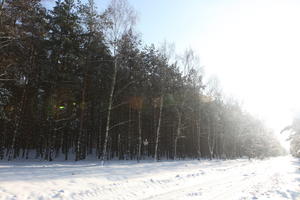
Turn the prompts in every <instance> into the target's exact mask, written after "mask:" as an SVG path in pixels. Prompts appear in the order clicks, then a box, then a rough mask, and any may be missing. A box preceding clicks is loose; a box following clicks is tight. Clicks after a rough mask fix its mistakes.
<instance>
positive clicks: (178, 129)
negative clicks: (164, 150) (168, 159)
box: [174, 110, 181, 160]
mask: <svg viewBox="0 0 300 200" xmlns="http://www.w3.org/2000/svg"><path fill="white" fill-rule="evenodd" d="M177 116H178V121H177V131H176V136H175V139H174V160H176V159H177V142H178V139H179V138H180V136H181V114H180V113H179V110H177Z"/></svg>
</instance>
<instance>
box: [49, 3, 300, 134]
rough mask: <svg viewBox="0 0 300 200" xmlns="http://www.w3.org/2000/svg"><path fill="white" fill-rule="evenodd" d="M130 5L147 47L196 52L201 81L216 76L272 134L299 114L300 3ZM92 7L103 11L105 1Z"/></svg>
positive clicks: (228, 92) (229, 93) (227, 90)
mask: <svg viewBox="0 0 300 200" xmlns="http://www.w3.org/2000/svg"><path fill="white" fill-rule="evenodd" d="M48 1H49V0H48ZM128 1H129V3H130V4H131V5H132V6H133V7H134V8H135V9H136V11H137V13H138V18H139V20H138V24H137V30H138V31H139V32H140V33H141V35H142V39H143V41H144V42H145V43H146V44H151V43H154V44H156V45H159V44H160V43H162V42H163V41H164V40H166V41H168V42H170V43H175V45H176V51H177V53H182V52H183V51H184V50H185V49H186V48H192V49H194V51H195V52H196V53H197V54H198V55H199V57H200V64H201V66H203V67H204V70H205V76H206V77H209V76H211V75H214V76H215V75H216V76H217V77H218V78H219V80H220V82H221V85H222V87H223V91H224V92H225V93H226V94H227V95H232V96H234V97H235V98H237V99H238V100H239V101H240V102H242V104H243V106H244V108H245V109H246V110H247V111H249V112H250V113H252V114H254V115H255V116H257V117H259V118H261V119H263V120H265V122H266V124H267V125H268V126H269V127H270V128H272V129H274V130H275V132H276V133H279V132H280V130H282V129H283V128H284V127H285V126H286V125H288V124H290V123H291V121H292V118H293V115H294V114H295V113H296V112H297V111H299V110H300V104H299V103H300V91H299V86H300V77H299V78H298V76H300V12H299V11H300V1H299V0H186V1H183V0H128ZM95 2H97V6H98V7H99V8H100V9H101V8H102V9H103V8H104V7H105V6H106V5H107V2H108V0H95ZM277 135H279V137H280V138H281V140H283V138H284V137H283V136H282V135H280V134H277Z"/></svg>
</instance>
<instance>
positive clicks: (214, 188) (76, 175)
mask: <svg viewBox="0 0 300 200" xmlns="http://www.w3.org/2000/svg"><path fill="white" fill-rule="evenodd" d="M299 167H300V161H299V160H298V159H295V158H292V157H279V158H271V159H266V160H252V161H248V160H246V159H240V160H227V161H207V160H202V161H196V160H194V161H176V162H174V161H173V162H172V161H166V162H159V163H153V162H150V161H148V162H142V163H139V164H137V163H136V162H110V163H107V164H106V165H105V166H104V167H102V166H101V164H100V162H97V161H93V162H91V161H82V162H76V163H75V162H42V163H41V162H3V161H2V162H0V199H1V200H3V199H5V200H6V199H16V200H26V199H32V200H35V199H37V200H46V199H54V200H55V199H75V200H77V199H97V200H106V199H107V200H114V199H119V200H121V199H124V200H130V199H132V200H138V199H155V200H157V199H158V200H159V199H204V200H210V199H211V200H216V199H222V200H227V199H228V200H234V199H271V200H274V199H295V200H297V199H300V168H299Z"/></svg>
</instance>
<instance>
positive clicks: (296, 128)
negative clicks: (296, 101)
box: [281, 114, 300, 157]
mask: <svg viewBox="0 0 300 200" xmlns="http://www.w3.org/2000/svg"><path fill="white" fill-rule="evenodd" d="M286 131H289V132H290V135H289V138H288V140H290V152H291V154H292V155H293V156H296V157H300V116H299V114H298V115H296V116H295V117H294V119H293V122H292V124H291V125H289V126H287V127H285V128H284V129H283V130H282V131H281V133H284V132H286Z"/></svg>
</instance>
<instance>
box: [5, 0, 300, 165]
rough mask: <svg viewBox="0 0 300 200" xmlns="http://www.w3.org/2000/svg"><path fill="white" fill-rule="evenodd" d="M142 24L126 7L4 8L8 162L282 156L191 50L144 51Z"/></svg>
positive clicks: (11, 4) (34, 4) (19, 2)
mask: <svg viewBox="0 0 300 200" xmlns="http://www.w3.org/2000/svg"><path fill="white" fill-rule="evenodd" d="M203 20H204V19H203ZM136 23H137V14H136V11H135V10H134V9H133V8H132V7H131V6H130V5H129V3H128V2H127V1H126V0H111V1H110V3H109V4H108V6H107V8H106V9H104V10H103V11H100V10H99V9H97V7H96V5H95V1H94V0H88V1H87V2H84V3H81V2H79V1H78V2H77V1H74V0H57V1H56V2H55V5H54V7H53V8H52V7H51V8H48V7H45V5H44V4H43V2H42V1H41V0H0V159H1V160H2V159H6V160H15V159H40V160H47V161H53V160H55V159H57V158H62V159H64V160H75V161H78V160H84V159H87V158H94V159H99V160H102V161H104V160H112V159H120V160H138V161H139V160H142V159H154V160H155V161H158V160H161V159H184V158H191V159H200V158H209V159H212V158H217V159H227V158H228V159H230V158H240V157H244V156H246V157H249V158H254V157H259V158H262V157H269V156H278V155H282V154H283V153H284V150H283V148H282V147H281V146H280V144H279V142H278V141H277V139H276V137H275V136H274V134H273V132H272V131H271V130H270V129H269V128H268V127H266V125H265V124H264V122H263V121H262V120H261V119H259V118H257V117H255V116H253V115H251V114H250V113H248V112H247V111H246V110H245V109H244V108H243V107H242V105H241V104H240V103H239V102H238V101H237V100H235V99H234V98H231V97H228V96H226V95H225V94H224V93H223V92H222V87H221V84H220V83H219V81H218V80H217V79H216V78H213V77H212V78H209V77H205V76H204V72H203V69H202V67H201V64H200V62H199V58H198V56H197V55H196V53H195V52H194V51H193V50H192V49H187V50H186V51H185V52H184V53H182V55H176V56H174V55H175V54H176V52H174V51H173V49H172V45H169V44H167V43H163V44H152V45H146V44H145V42H144V41H143V40H142V36H141V34H139V32H138V31H137V30H136ZM156 31H158V32H159V30H156ZM215 59H218V58H215ZM208 67H209V66H208ZM236 84H237V85H238V84H239V83H236ZM274 109H276V108H274ZM297 138H299V137H297ZM297 141H298V140H297Z"/></svg>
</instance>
